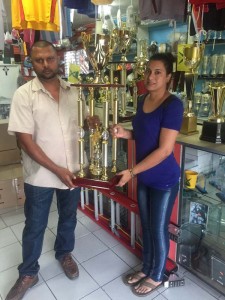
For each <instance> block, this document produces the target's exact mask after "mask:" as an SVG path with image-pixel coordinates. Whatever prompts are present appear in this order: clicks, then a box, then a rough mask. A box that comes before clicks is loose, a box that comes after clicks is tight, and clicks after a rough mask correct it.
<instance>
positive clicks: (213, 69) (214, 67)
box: [210, 54, 219, 77]
mask: <svg viewBox="0 0 225 300" xmlns="http://www.w3.org/2000/svg"><path fill="white" fill-rule="evenodd" d="M218 58H219V55H218V54H213V55H212V56H211V58H210V65H211V71H210V74H211V76H213V77H216V75H217V63H218Z"/></svg>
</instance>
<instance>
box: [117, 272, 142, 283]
mask: <svg viewBox="0 0 225 300" xmlns="http://www.w3.org/2000/svg"><path fill="white" fill-rule="evenodd" d="M139 274H140V271H139V272H134V273H130V274H127V275H125V276H124V277H123V283H124V284H126V285H129V286H134V285H137V284H139V283H140V282H141V281H142V280H143V279H145V277H146V276H144V277H141V276H140V275H139ZM134 279H135V280H136V281H134V282H129V281H131V280H134Z"/></svg>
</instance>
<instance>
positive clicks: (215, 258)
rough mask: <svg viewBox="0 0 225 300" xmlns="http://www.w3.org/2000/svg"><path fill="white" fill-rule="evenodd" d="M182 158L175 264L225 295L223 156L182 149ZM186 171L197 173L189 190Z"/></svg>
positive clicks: (224, 168) (224, 176)
mask: <svg viewBox="0 0 225 300" xmlns="http://www.w3.org/2000/svg"><path fill="white" fill-rule="evenodd" d="M221 147H223V148H224V146H223V145H221ZM182 158H183V164H182V166H183V172H182V178H181V179H182V181H181V189H180V209H179V242H178V247H177V249H178V252H177V260H178V263H179V264H180V265H182V266H184V267H185V268H187V269H188V270H189V271H191V272H193V273H194V274H195V275H197V276H198V277H200V278H201V279H202V280H204V281H205V282H207V283H208V284H210V285H211V286H213V287H214V288H216V289H217V290H219V291H220V292H221V293H223V294H225V286H224V285H225V180H224V179H225V152H224V154H223V152H221V153H214V152H211V151H210V150H199V149H197V148H192V147H188V146H183V154H182ZM186 170H192V171H195V172H197V181H196V184H195V186H194V187H192V188H190V185H188V182H187V178H186V176H185V171H186Z"/></svg>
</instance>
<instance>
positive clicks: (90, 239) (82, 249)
mask: <svg viewBox="0 0 225 300" xmlns="http://www.w3.org/2000/svg"><path fill="white" fill-rule="evenodd" d="M107 249H108V248H107V247H106V246H105V245H104V244H103V243H102V242H101V241H100V240H99V239H98V238H96V237H95V236H94V235H93V234H92V233H90V234H88V235H86V236H84V237H82V238H80V239H77V240H76V242H75V249H74V250H73V255H74V257H75V258H76V259H77V260H78V262H80V263H81V262H84V261H86V260H88V259H90V258H92V257H94V256H95V255H98V254H99V253H101V252H103V251H106V250H107Z"/></svg>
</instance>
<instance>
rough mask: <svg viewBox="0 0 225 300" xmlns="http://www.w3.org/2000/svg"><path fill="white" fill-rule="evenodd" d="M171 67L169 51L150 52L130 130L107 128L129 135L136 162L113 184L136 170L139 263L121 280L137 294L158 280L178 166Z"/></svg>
mask: <svg viewBox="0 0 225 300" xmlns="http://www.w3.org/2000/svg"><path fill="white" fill-rule="evenodd" d="M172 71H173V56H172V54H170V53H158V54H155V55H153V56H151V58H150V60H149V62H148V64H147V67H146V71H145V77H144V82H145V86H146V88H147V90H148V93H147V94H146V95H144V96H143V97H141V98H142V99H140V100H139V101H138V109H137V113H136V115H135V117H134V119H133V122H132V125H133V130H127V129H124V128H123V127H122V126H121V125H118V124H117V125H113V127H112V134H113V136H114V137H117V138H125V139H134V140H135V144H136V165H135V166H134V168H133V169H130V170H124V171H122V172H120V173H119V174H120V175H122V177H121V179H120V181H119V183H118V186H123V185H124V184H126V183H127V182H128V181H129V180H130V179H131V178H132V177H133V176H135V175H137V180H138V185H137V188H138V195H137V196H138V197H137V198H138V205H139V211H140V219H141V224H142V231H143V267H142V270H141V271H139V272H135V273H132V274H129V275H127V276H126V277H125V278H124V282H125V284H127V285H130V286H132V291H133V293H134V294H136V295H138V296H144V295H148V294H149V293H151V292H152V291H153V290H155V289H156V288H158V287H159V286H160V285H161V284H162V281H163V276H164V271H165V266H166V260H167V255H168V251H169V235H168V224H169V220H170V215H171V212H172V208H173V204H174V201H175V198H176V195H177V192H178V188H179V178H180V168H179V165H178V164H177V162H176V160H175V157H174V154H173V149H174V145H175V141H176V137H177V134H178V132H179V130H180V127H181V123H182V117H183V104H182V102H181V101H180V99H178V98H177V97H176V96H175V95H172V94H170V92H169V91H168V88H169V86H170V82H171V79H172Z"/></svg>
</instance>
